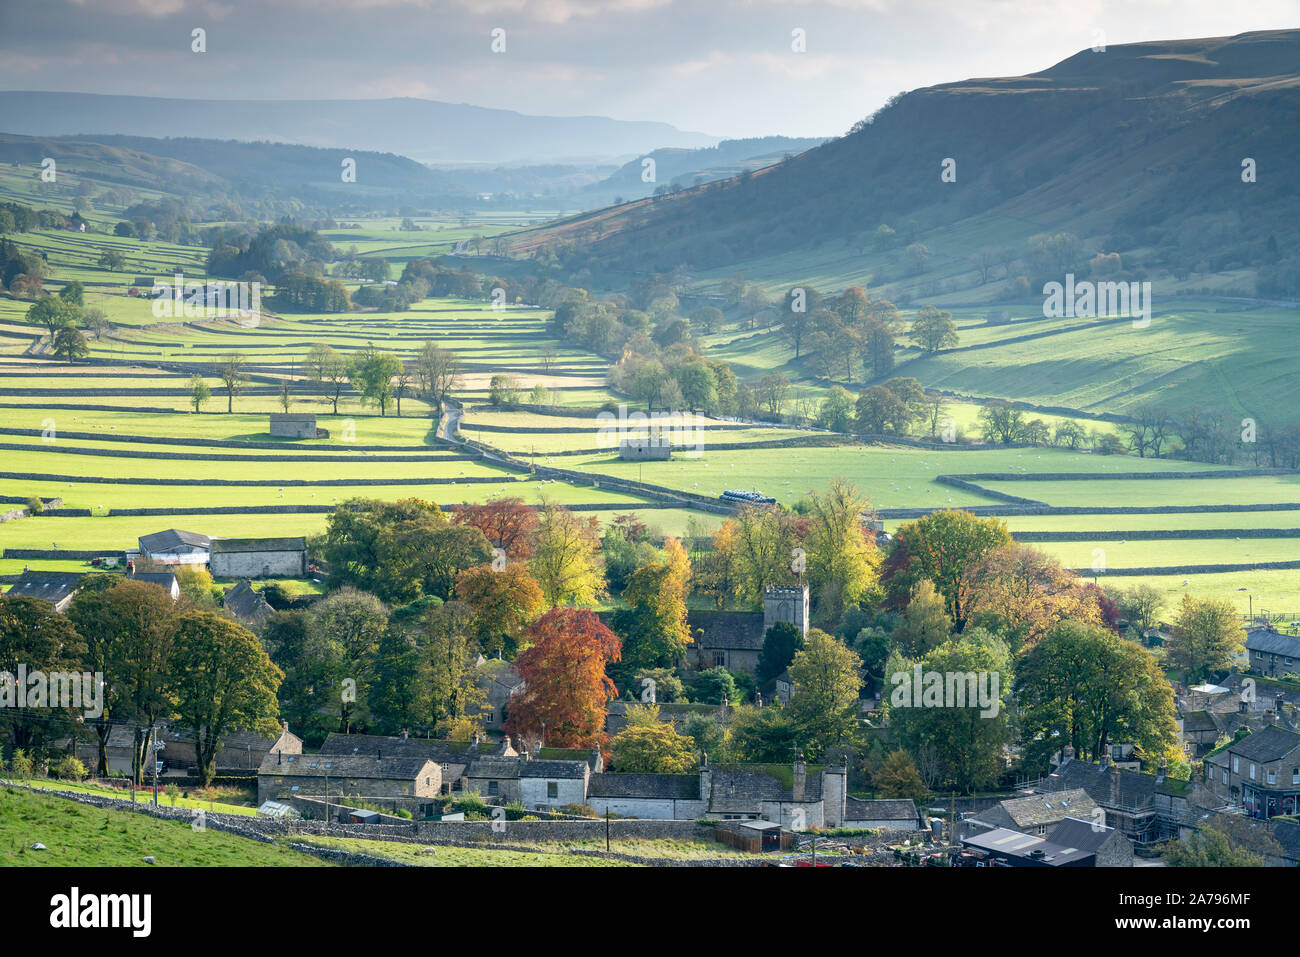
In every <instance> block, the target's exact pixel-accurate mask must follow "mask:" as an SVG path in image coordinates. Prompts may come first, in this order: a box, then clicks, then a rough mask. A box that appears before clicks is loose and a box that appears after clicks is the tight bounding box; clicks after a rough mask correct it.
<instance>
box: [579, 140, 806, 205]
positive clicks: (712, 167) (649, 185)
mask: <svg viewBox="0 0 1300 957" xmlns="http://www.w3.org/2000/svg"><path fill="white" fill-rule="evenodd" d="M824 142H826V140H825V139H824V138H817V139H813V138H796V137H790V136H756V137H751V138H748V139H739V140H723V141H722V142H721V143H719V144H718V145H717V146H709V147H703V148H701V149H694V150H688V149H676V148H664V149H657V150H651V151H650V152H649V153H647V154H645V156H638V157H637V158H636V159H633V160H630V161H628V162H627V163H625V164H624V165H623V166H621V167H619V169H618V170H617V171H616V172H615V173H613V174H612V175H611V176H609V177H608V178H606V179H604V180H602V181H601V182H599V183H597V184H595V185H594V186H592V187H591V190H590V191H592V192H595V191H611V190H612V191H614V192H617V193H619V194H621V195H622V196H624V197H626V198H632V197H637V196H648V195H650V194H651V193H653V192H654V190H655V187H656V186H659V185H665V184H666V185H669V186H672V185H679V186H682V187H687V186H694V185H697V184H696V182H695V181H696V178H697V177H698V178H699V180H700V182H711V181H713V180H716V179H722V178H724V177H727V176H735V175H736V174H737V173H739V172H741V171H742V170H744V169H757V168H759V167H760V166H768V165H771V164H772V163H776V162H779V161H780V160H781V159H782V158H783V157H784V156H786V155H796V154H799V153H802V152H803V151H804V150H808V149H812V148H813V147H814V146H820V145H821V144H822V143H824ZM646 159H652V160H654V163H655V165H654V179H653V180H650V181H646V180H645V179H643V178H642V175H643V171H644V170H645V168H646V167H645V165H644V161H645V160H646Z"/></svg>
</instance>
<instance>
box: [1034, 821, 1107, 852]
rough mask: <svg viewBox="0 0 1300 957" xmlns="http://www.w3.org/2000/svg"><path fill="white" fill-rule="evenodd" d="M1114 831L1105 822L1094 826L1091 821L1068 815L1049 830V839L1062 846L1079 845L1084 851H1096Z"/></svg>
mask: <svg viewBox="0 0 1300 957" xmlns="http://www.w3.org/2000/svg"><path fill="white" fill-rule="evenodd" d="M1114 833H1115V829H1114V828H1113V827H1106V826H1105V825H1104V824H1103V825H1097V826H1096V827H1094V826H1093V825H1092V822H1090V821H1081V820H1079V819H1078V818H1077V817H1067V818H1066V819H1065V820H1064V821H1062V822H1061V823H1060V824H1058V825H1056V827H1054V828H1052V829H1051V830H1050V831H1048V832H1047V839H1048V840H1049V841H1050V842H1051V843H1053V844H1059V845H1060V846H1061V847H1077V848H1079V849H1080V850H1083V851H1092V852H1093V853H1096V852H1097V851H1098V850H1100V849H1101V846H1102V845H1103V844H1105V843H1106V841H1107V839H1108V838H1109V837H1110V836H1111V835H1112V834H1114Z"/></svg>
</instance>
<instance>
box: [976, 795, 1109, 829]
mask: <svg viewBox="0 0 1300 957" xmlns="http://www.w3.org/2000/svg"><path fill="white" fill-rule="evenodd" d="M1097 812H1098V808H1097V804H1096V802H1095V801H1093V799H1092V798H1090V797H1089V796H1088V793H1087V792H1086V791H1085V790H1083V788H1071V789H1069V790H1067V791H1058V792H1055V793H1051V794H1030V795H1027V796H1025V797H1018V798H1008V799H1007V800H1005V801H999V802H998V803H997V804H995V805H993V806H992V807H988V808H985V809H984V810H982V811H978V812H976V814H975V815H973V816H972V817H971V818H968V819H967V820H966V821H964V822H963V823H964V824H965V825H967V826H968V828H969V829H971V830H976V829H979V828H984V829H986V830H987V829H990V828H1006V829H1009V830H1012V831H1020V832H1021V833H1023V834H1035V835H1038V836H1040V837H1044V836H1046V834H1047V832H1048V831H1050V830H1051V829H1052V828H1054V827H1056V825H1058V824H1060V823H1061V822H1062V821H1064V820H1065V819H1066V818H1067V817H1079V818H1085V819H1087V820H1098V816H1097Z"/></svg>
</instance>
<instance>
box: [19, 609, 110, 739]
mask: <svg viewBox="0 0 1300 957" xmlns="http://www.w3.org/2000/svg"><path fill="white" fill-rule="evenodd" d="M84 650H85V649H84V647H83V645H82V642H81V638H80V637H79V636H78V635H77V632H76V629H74V628H73V625H72V622H70V621H69V620H68V619H67V618H65V617H64V616H63V615H60V614H59V613H58V612H56V611H55V610H54V606H53V605H51V604H50V603H49V602H47V601H45V600H44V599H41V598H32V597H30V596H27V595H5V596H2V597H0V676H3V677H2V678H0V680H4V681H7V682H13V681H16V680H17V679H16V677H15V676H17V675H18V673H19V666H20V665H21V666H24V667H25V668H26V669H28V672H29V673H31V672H45V673H46V674H47V675H48V673H49V672H52V671H71V670H73V669H74V668H75V667H76V666H77V665H78V664H79V662H80V659H81V656H82V652H83V651H84ZM22 690H23V691H24V692H25V693H27V694H30V693H31V692H32V688H31V686H30V685H29V686H28V687H27V688H24V689H22ZM81 691H82V694H83V697H82V701H83V703H84V706H85V708H87V709H88V708H89V707H90V702H91V701H92V700H93V698H94V695H95V692H94V690H93V689H91V688H87V687H85V685H84V683H83V684H82V686H81ZM46 693H47V694H50V695H51V696H52V695H53V688H50V687H47V689H46ZM20 703H21V702H20ZM58 704H59V702H57V701H55V700H54V699H53V697H50V698H48V699H47V700H46V701H45V702H43V707H41V708H37V709H34V710H29V709H28V708H27V707H21V708H14V707H12V702H10V705H11V706H10V707H0V728H3V729H5V730H6V731H7V732H8V738H9V741H10V743H11V744H12V745H13V746H14V747H17V748H25V749H31V748H33V747H40V746H42V745H44V744H45V743H46V742H47V741H51V740H53V739H54V738H55V737H56V736H57V735H59V734H60V733H63V734H71V733H72V732H73V731H74V730H75V727H76V726H75V724H74V722H75V720H76V716H75V714H74V713H73V712H71V711H70V710H65V709H62V708H59V707H58Z"/></svg>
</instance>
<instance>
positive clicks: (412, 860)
mask: <svg viewBox="0 0 1300 957" xmlns="http://www.w3.org/2000/svg"><path fill="white" fill-rule="evenodd" d="M294 840H295V841H301V842H302V843H304V844H315V845H318V846H321V847H333V848H338V849H340V850H347V851H352V852H354V853H357V854H372V855H374V856H375V857H387V858H389V859H391V860H394V861H400V862H402V863H403V864H413V865H416V866H418V867H636V866H638V865H636V864H632V863H630V862H627V861H620V860H613V859H610V858H601V857H587V856H585V855H578V854H564V853H561V852H558V851H541V850H539V851H537V852H531V851H505V850H496V849H491V848H477V847H449V846H445V845H437V846H436V847H431V848H428V849H426V848H424V847H423V846H421V845H419V844H407V843H405V842H399V841H368V840H363V839H361V838H355V837H315V836H312V837H301V838H298V837H295V838H294Z"/></svg>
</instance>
